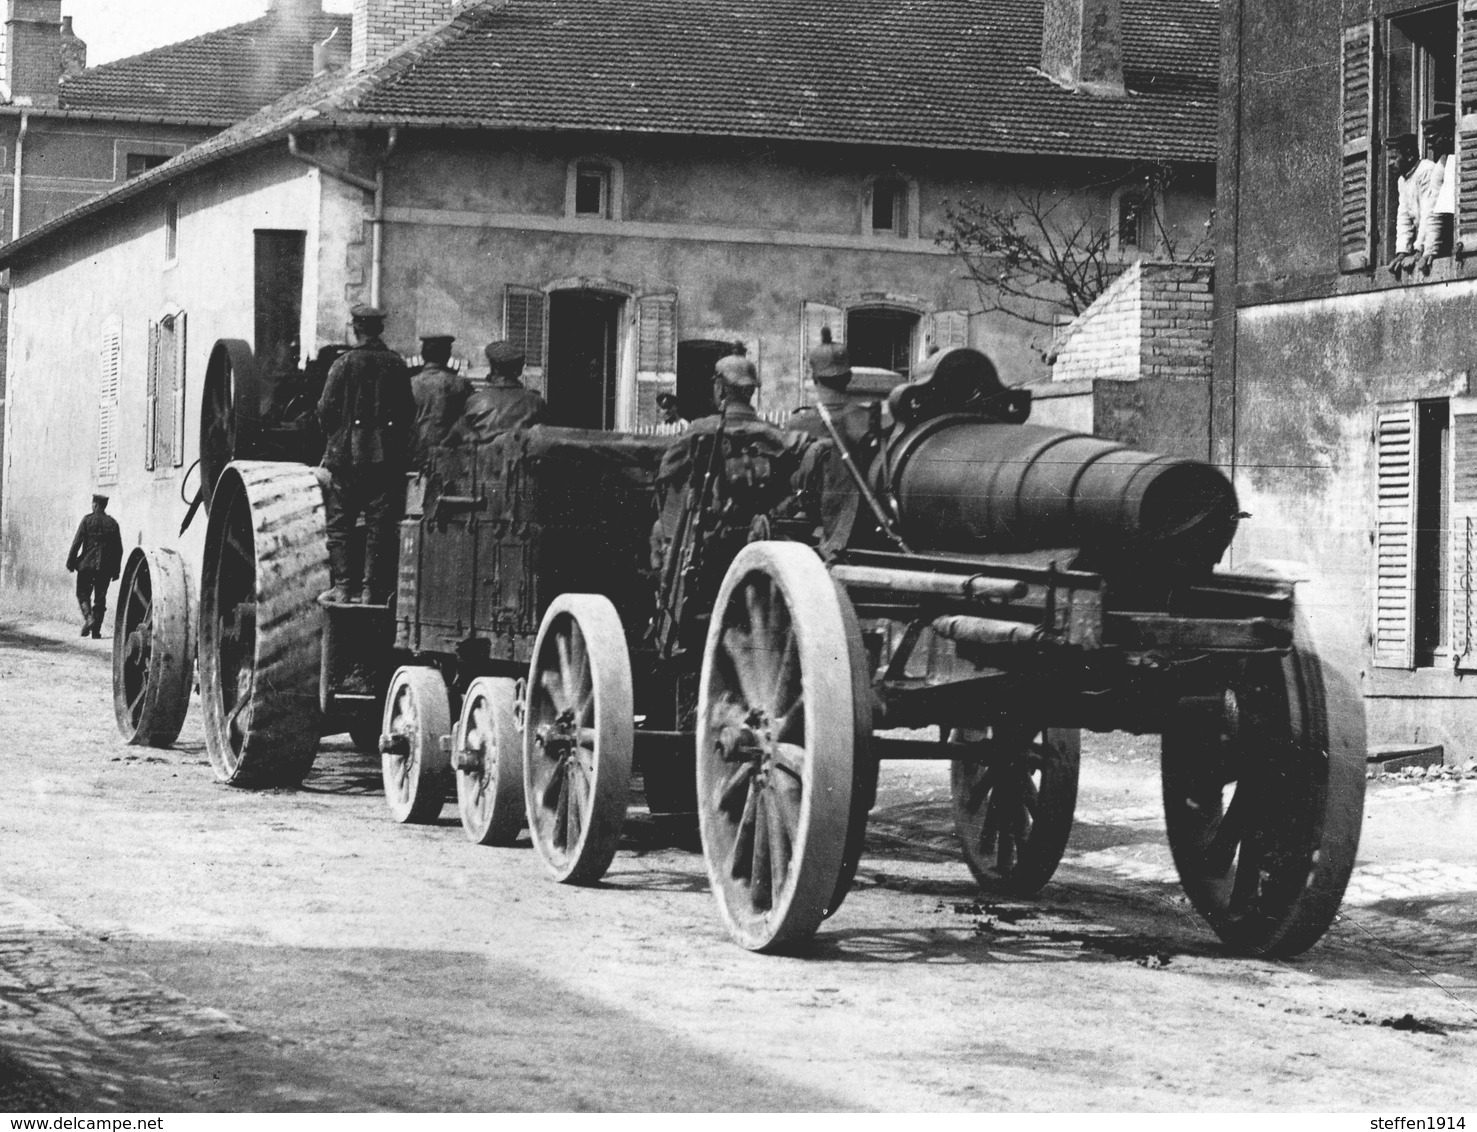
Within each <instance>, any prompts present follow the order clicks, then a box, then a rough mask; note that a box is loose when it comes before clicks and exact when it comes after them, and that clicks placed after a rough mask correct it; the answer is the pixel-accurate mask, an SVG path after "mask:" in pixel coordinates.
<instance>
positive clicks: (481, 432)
mask: <svg viewBox="0 0 1477 1132" xmlns="http://www.w3.org/2000/svg"><path fill="white" fill-rule="evenodd" d="M548 415H549V406H548V403H547V402H546V401H545V400H544V399H543V398H542V397H541V396H539V395H538V394H537V393H535V392H534V391H533V390H532V389H528V388H525V387H524V385H523V383H522V382H521V381H519V380H518V379H517V378H516V377H499V378H494V379H493V381H492V382H491V384H489V385H487V386H486V387H485V388H483V389H478V390H477V391H476V392H475V393H473V394H472V395H471V396H470V397H469V398H467V408H466V411H465V412H464V413H463V414H462V420H461V423H460V424H459V425H457V427H456V429H455V435H456V436H457V437H458V439H460V440H464V441H467V442H469V443H480V442H483V441H487V440H491V439H492V438H493V437H494V436H496V435H497V434H498V433H500V432H507V431H508V430H509V429H514V428H527V427H528V426H529V425H533V424H539V423H540V422H542V421H544V420H545V419H547V417H548Z"/></svg>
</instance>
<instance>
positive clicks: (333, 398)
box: [318, 305, 416, 605]
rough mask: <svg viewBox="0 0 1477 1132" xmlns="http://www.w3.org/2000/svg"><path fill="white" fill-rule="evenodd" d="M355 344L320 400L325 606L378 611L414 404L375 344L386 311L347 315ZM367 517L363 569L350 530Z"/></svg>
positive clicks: (385, 352) (389, 578)
mask: <svg viewBox="0 0 1477 1132" xmlns="http://www.w3.org/2000/svg"><path fill="white" fill-rule="evenodd" d="M349 313H350V317H351V318H352V319H353V325H354V338H355V340H356V342H357V344H356V345H355V346H354V348H353V349H351V350H349V352H348V353H346V354H344V355H343V357H341V358H339V359H338V361H336V362H334V363H333V366H332V367H331V368H330V369H329V371H328V380H327V382H326V383H325V384H324V386H323V396H322V397H321V398H320V399H319V401H318V421H319V423H320V424H321V425H322V426H323V433H324V436H325V437H326V438H327V447H326V448H325V449H324V452H323V466H324V467H325V468H327V469H328V473H329V481H328V484H327V486H326V487H325V489H324V493H323V494H324V504H325V507H326V510H327V512H328V522H327V525H328V568H329V572H330V576H331V578H332V581H333V586H332V588H330V589H328V590H325V591H324V592H323V593H322V594H320V595H319V600H320V601H322V602H345V601H359V600H361V599H362V596H363V595H362V594H361V592H360V591H361V586H362V585H365V584H367V585H368V591H369V601H370V602H371V603H373V604H376V605H382V604H384V603H385V602H387V601H388V600H389V598H390V593H391V590H392V588H393V586H394V580H395V573H396V563H397V560H398V549H399V540H398V539H397V538H396V524H397V523H398V522H399V520H400V511H401V509H402V508H403V506H404V503H405V468H406V462H407V457H408V455H409V448H410V441H411V429H412V428H413V426H414V424H415V415H416V411H415V397H414V395H413V394H412V393H411V390H410V377H409V376H408V374H407V372H406V368H405V362H404V361H403V360H401V358H400V356H399V355H398V354H396V353H395V352H394V351H393V350H391V349H390V348H389V347H388V346H386V345H385V344H384V342H383V341H381V340H380V335H381V334H382V333H383V332H384V328H385V312H384V311H382V310H379V309H378V308H376V307H370V306H363V305H360V306H356V307H354V309H353V310H352V311H350V312H349ZM361 515H362V516H363V517H364V523H365V526H366V527H367V528H368V530H367V535H368V537H367V539H366V541H365V548H364V562H363V563H358V562H355V561H354V559H355V557H357V556H356V555H355V553H354V551H355V549H356V548H355V547H354V545H353V538H352V536H353V532H354V525H355V523H356V522H357V521H358V519H359V517H360V516H361Z"/></svg>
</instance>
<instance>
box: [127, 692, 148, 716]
mask: <svg viewBox="0 0 1477 1132" xmlns="http://www.w3.org/2000/svg"><path fill="white" fill-rule="evenodd" d="M148 694H149V686H148V685H147V684H145V685H144V686H143V687H141V688H140V689H139V690H138V695H136V696H134V697H133V698H132V699H131V700H129V701H128V711H129V714H130V715H133V716H134V717H137V716H138V712H139V708H140V707H141V706H142V705H143V702H144V697H145V696H147V695H148Z"/></svg>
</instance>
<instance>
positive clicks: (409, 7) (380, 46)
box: [350, 0, 462, 70]
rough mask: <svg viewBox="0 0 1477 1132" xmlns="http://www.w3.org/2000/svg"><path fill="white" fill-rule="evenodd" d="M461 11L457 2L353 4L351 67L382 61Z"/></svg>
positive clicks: (366, 0)
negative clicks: (397, 49)
mask: <svg viewBox="0 0 1477 1132" xmlns="http://www.w3.org/2000/svg"><path fill="white" fill-rule="evenodd" d="M460 7H462V5H461V4H460V3H458V2H456V0H354V24H353V29H354V34H353V49H352V54H351V56H350V65H351V66H352V67H353V68H354V69H355V70H357V69H359V68H360V67H363V66H366V65H367V64H369V63H372V62H374V61H375V60H376V59H382V58H384V57H385V56H386V55H388V54H390V52H392V51H394V50H395V49H396V48H397V47H399V46H400V45H401V44H403V43H405V42H406V41H407V40H410V39H413V38H414V37H416V36H418V35H423V34H425V33H426V32H428V31H431V30H433V29H435V28H437V27H440V26H441V25H442V24H444V23H445V22H446V21H447V20H449V19H450V18H451V17H452V16H453V15H454V14H455V12H456V11H457V9H458V8H460Z"/></svg>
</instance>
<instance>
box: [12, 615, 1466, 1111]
mask: <svg viewBox="0 0 1477 1132" xmlns="http://www.w3.org/2000/svg"><path fill="white" fill-rule="evenodd" d="M0 736H3V737H4V738H3V740H0V760H3V772H4V777H3V781H4V782H5V784H6V787H7V788H6V789H5V790H4V791H0V832H3V837H4V841H3V844H4V846H5V852H4V857H3V861H0V1103H9V1104H11V1105H12V1106H16V1105H20V1104H22V1103H23V1100H24V1097H25V1096H27V1095H31V1094H27V1093H26V1092H25V1089H26V1088H27V1087H29V1088H32V1089H34V1090H37V1091H38V1092H36V1093H35V1094H34V1095H35V1096H39V1097H45V1096H49V1095H54V1096H59V1097H63V1098H65V1099H66V1100H67V1102H68V1103H69V1104H71V1105H73V1106H74V1107H77V1108H82V1109H95V1108H102V1109H126V1108H133V1109H142V1110H147V1109H165V1110H201V1109H205V1110H278V1109H306V1110H342V1109H351V1110H353V1109H371V1110H373V1109H391V1110H442V1109H447V1110H481V1109H580V1108H594V1109H811V1108H832V1109H834V1108H842V1109H850V1108H863V1109H865V1108H876V1109H1009V1110H1048V1109H1056V1110H1074V1109H1085V1110H1094V1109H1110V1110H1117V1109H1129V1110H1161V1109H1215V1110H1221V1109H1278V1110H1284V1109H1314V1110H1345V1109H1357V1110H1373V1111H1384V1110H1395V1109H1397V1108H1398V1109H1400V1110H1402V1111H1410V1110H1412V1109H1413V1108H1417V1107H1418V1108H1420V1109H1422V1110H1424V1111H1428V1112H1451V1111H1459V1110H1460V1109H1461V1107H1462V1105H1463V1104H1465V1105H1467V1106H1469V1107H1470V1105H1471V1103H1472V1097H1473V1093H1472V1089H1471V1082H1472V1065H1473V1063H1474V1055H1477V861H1474V860H1473V859H1472V856H1471V854H1470V852H1469V851H1465V855H1463V852H1456V853H1447V852H1445V851H1444V849H1443V845H1444V844H1445V843H1446V841H1447V840H1448V836H1447V833H1448V831H1450V830H1458V831H1460V830H1463V829H1465V830H1471V829H1472V827H1473V823H1474V816H1477V781H1468V782H1433V783H1429V784H1420V785H1414V784H1375V785H1373V787H1372V789H1371V795H1370V803H1369V817H1368V821H1367V827H1366V828H1367V830H1368V831H1369V833H1368V835H1367V838H1366V848H1365V851H1364V852H1363V853H1362V854H1361V867H1360V869H1359V871H1358V872H1357V873H1356V876H1355V882H1354V885H1353V887H1352V888H1351V892H1350V900H1349V903H1348V904H1347V905H1346V910H1345V915H1344V916H1343V917H1342V918H1341V920H1340V921H1339V922H1338V923H1337V924H1336V925H1335V927H1334V929H1333V930H1332V931H1331V932H1330V934H1329V936H1328V937H1327V938H1326V939H1325V941H1324V942H1323V943H1322V944H1320V945H1319V946H1318V947H1316V948H1315V949H1314V950H1313V951H1312V952H1310V953H1309V954H1308V955H1307V956H1305V957H1303V958H1301V959H1298V960H1295V961H1290V962H1264V961H1255V960H1246V959H1236V958H1230V957H1227V956H1225V955H1224V954H1222V953H1221V951H1220V949H1219V947H1218V946H1217V944H1216V941H1215V939H1214V937H1213V936H1212V935H1211V933H1210V932H1209V931H1208V929H1206V928H1205V927H1204V926H1203V925H1202V924H1201V923H1200V921H1199V920H1198V919H1197V918H1196V916H1195V915H1194V913H1193V912H1192V911H1191V909H1190V908H1189V906H1188V904H1187V903H1186V901H1185V900H1184V899H1183V897H1182V896H1181V895H1180V892H1179V888H1178V885H1177V883H1176V882H1175V880H1174V875H1173V867H1172V865H1171V864H1170V861H1169V854H1168V849H1167V847H1166V845H1165V843H1164V837H1163V824H1162V818H1161V816H1160V812H1159V804H1158V797H1157V759H1156V758H1155V754H1156V749H1155V743H1154V742H1153V741H1152V740H1132V739H1126V738H1124V737H1112V738H1109V739H1106V740H1099V741H1097V742H1095V743H1088V744H1086V745H1085V746H1086V753H1085V758H1084V781H1083V790H1082V800H1081V803H1080V806H1079V811H1078V813H1079V816H1078V823H1077V826H1076V829H1075V831H1074V834H1073V841H1072V846H1071V848H1070V850H1069V853H1068V859H1067V861H1066V862H1065V863H1064V865H1063V867H1062V869H1061V870H1060V872H1059V873H1058V877H1057V879H1056V880H1055V881H1054V882H1053V883H1052V884H1051V885H1050V886H1049V887H1048V888H1047V890H1046V891H1045V893H1043V895H1042V896H1041V898H1040V899H1038V900H1036V901H1030V902H1018V903H989V902H982V901H980V899H979V898H978V896H977V893H976V890H975V888H974V885H973V883H972V881H971V879H970V877H969V873H968V871H967V870H966V869H965V868H964V866H963V864H962V863H961V862H960V861H959V859H958V856H957V853H956V851H955V849H954V846H953V839H952V833H951V831H950V827H949V821H948V791H947V773H946V771H945V769H944V768H943V767H942V766H932V765H927V764H904V765H903V766H902V767H901V769H899V768H895V767H891V766H889V767H886V768H884V778H883V789H882V791H881V796H880V798H879V803H878V810H877V811H876V813H875V815H874V821H873V823H872V826H871V833H870V834H869V842H868V854H867V856H866V858H865V860H864V861H863V864H862V868H861V871H860V874H859V876H858V882H857V886H856V889H855V890H854V891H853V893H852V895H851V896H850V897H849V898H848V900H847V903H846V905H845V906H844V907H843V908H842V909H841V911H840V912H839V913H838V914H837V915H836V916H835V917H834V918H833V919H832V920H830V921H828V922H827V923H826V924H825V925H824V926H823V928H822V930H821V933H820V935H819V937H818V938H817V940H816V942H815V944H814V947H813V948H812V949H811V950H810V952H809V953H807V954H806V955H804V956H801V957H793V958H774V957H763V956H756V955H751V954H748V953H746V952H744V951H742V950H740V949H738V948H736V947H735V946H733V945H732V944H730V943H729V942H728V941H727V939H726V937H725V936H724V935H723V934H722V931H721V929H720V927H719V925H718V921H717V916H716V912H715V910H714V908H713V907H712V897H711V896H710V895H709V893H708V891H707V884H706V879H705V876H704V873H703V867H702V859H701V857H700V855H698V854H697V853H695V852H694V849H695V846H694V845H692V844H691V843H685V838H684V837H683V836H682V835H680V834H675V835H674V833H673V832H672V831H671V830H668V829H666V828H663V827H662V826H660V825H658V824H657V823H655V822H653V821H652V820H651V819H650V818H646V817H642V816H640V815H639V814H637V815H635V816H633V818H632V820H631V821H630V822H629V823H628V828H627V836H626V838H625V843H624V845H623V847H622V851H621V853H620V854H619V855H618V856H617V858H616V861H615V865H614V867H613V868H612V870H611V872H610V874H609V875H608V877H607V878H606V881H605V883H604V884H602V885H601V886H599V887H597V888H594V889H574V888H565V887H561V886H558V885H554V884H552V883H550V882H548V881H547V880H545V879H544V876H543V873H542V870H541V867H540V865H539V863H538V861H537V859H536V857H535V855H534V854H533V853H532V851H531V850H530V849H529V848H528V847H527V843H526V841H525V842H524V844H523V845H522V846H520V847H518V848H514V849H485V848H476V847H473V846H472V845H470V844H469V843H468V842H467V841H466V840H465V839H464V837H463V835H462V833H461V829H460V826H459V825H458V824H457V823H456V818H455V811H454V807H452V806H448V807H447V808H446V811H445V813H444V815H443V817H442V819H441V822H440V824H439V825H436V826H429V827H405V826H396V825H394V824H393V823H391V822H390V821H389V819H388V817H387V816H386V812H385V806H384V801H383V799H382V797H381V796H380V785H379V768H378V760H377V759H366V758H364V757H361V756H358V755H356V754H354V753H353V751H352V750H351V749H350V748H349V746H348V745H347V742H345V741H339V740H328V741H326V742H325V744H324V747H323V750H322V751H321V753H320V756H319V760H318V764H317V767H316V768H315V770H314V772H313V773H312V775H311V776H310V778H309V779H308V781H307V783H306V784H305V786H304V788H303V789H302V790H301V791H296V792H267V793H248V792H244V791H238V790H231V789H226V788H223V787H220V786H217V785H216V784H215V783H214V782H213V780H212V778H211V774H210V770H209V767H208V765H207V762H206V758H205V754H204V750H203V742H202V738H201V732H200V729H199V724H198V719H197V717H196V715H195V714H193V713H192V716H191V719H190V722H189V723H188V724H187V726H186V731H185V733H184V735H183V736H182V737H181V741H180V743H179V744H178V746H177V747H176V748H175V749H174V750H170V751H148V750H143V749H138V748H127V747H124V746H122V745H121V743H120V742H119V740H118V739H117V736H116V733H115V731H114V729H113V724H112V719H111V706H110V690H109V684H108V667H107V654H106V643H93V642H88V641H79V640H77V639H76V638H74V637H70V636H68V635H67V630H66V628H65V627H64V626H53V625H46V624H42V625H35V624H19V623H16V622H3V621H0ZM7 1065H8V1066H9V1069H8V1070H7ZM7 1079H8V1080H9V1082H10V1088H11V1089H12V1093H10V1094H7V1093H6V1091H5V1085H4V1082H5V1081H6V1080H7ZM48 1090H49V1091H50V1092H49V1093H48V1092H47V1091H48ZM15 1097H20V1098H21V1100H15V1099H13V1098H15Z"/></svg>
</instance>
